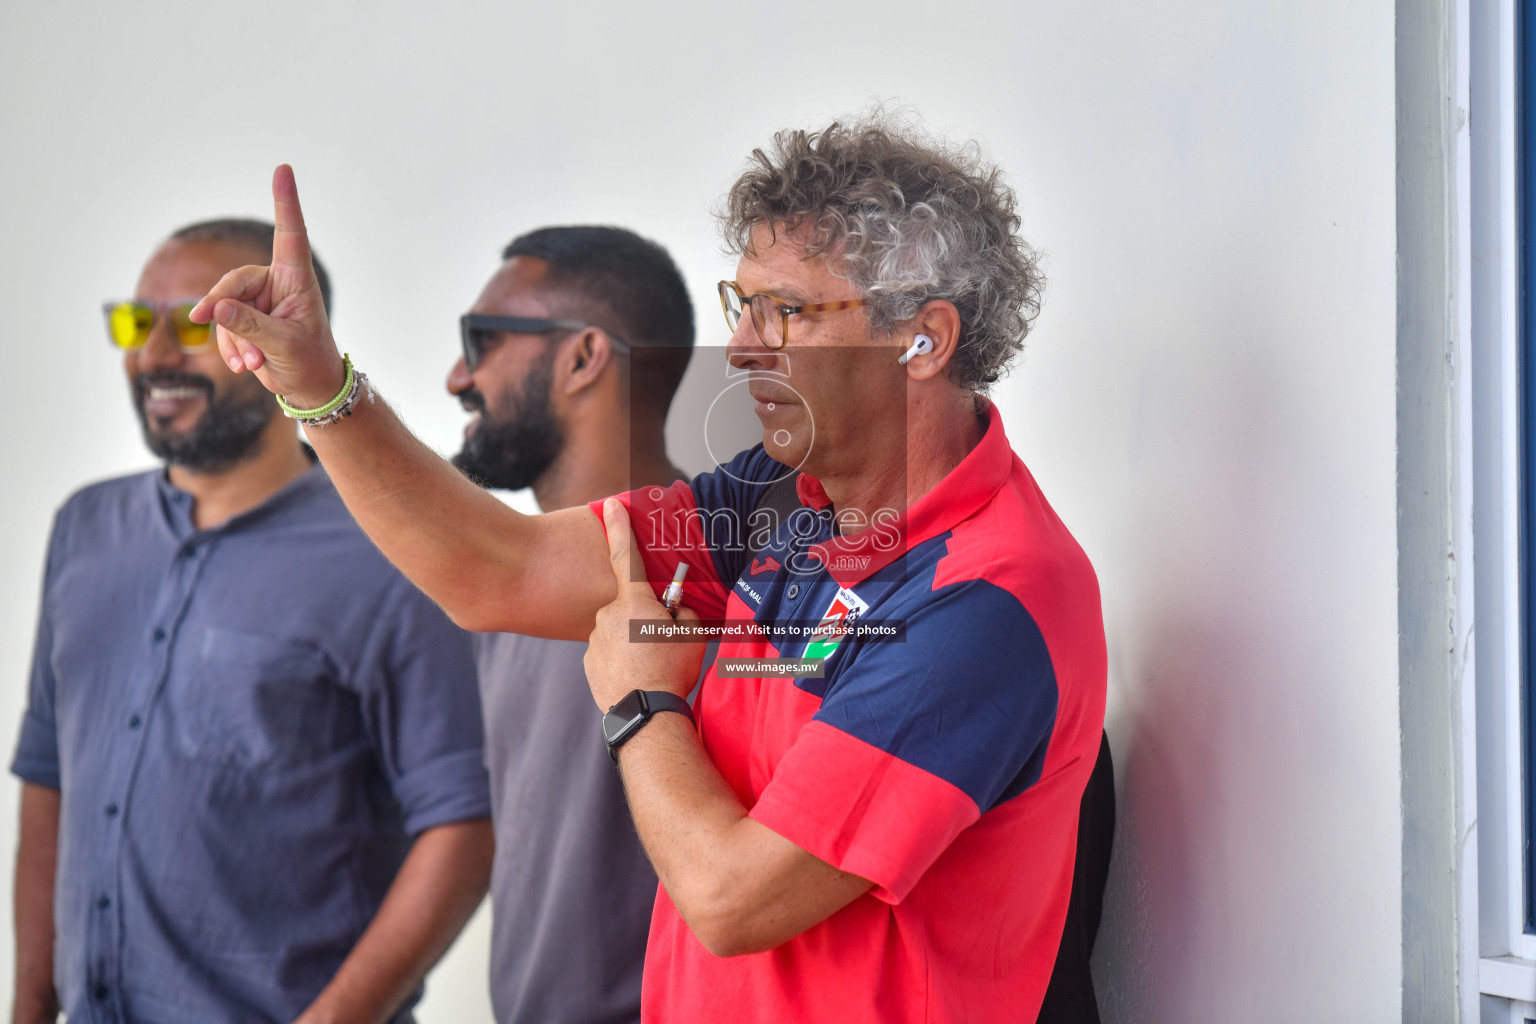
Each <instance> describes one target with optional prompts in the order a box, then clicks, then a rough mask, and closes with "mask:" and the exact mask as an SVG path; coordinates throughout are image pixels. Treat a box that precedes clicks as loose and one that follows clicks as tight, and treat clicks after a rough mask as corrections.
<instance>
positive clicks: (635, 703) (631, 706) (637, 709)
mask: <svg viewBox="0 0 1536 1024" xmlns="http://www.w3.org/2000/svg"><path fill="white" fill-rule="evenodd" d="M644 721H645V700H644V698H643V697H642V696H641V695H640V691H639V690H631V691H630V692H629V693H627V694H625V695H624V699H623V700H621V701H619V702H618V703H617V704H615V705H614V706H613V707H612V708H610V709H609V711H608V713H607V714H606V715H604V716H603V739H604V740H606V741H607V742H608V745H609V746H610V747H611V746H613V745H614V744H616V743H618V742H619V741H620V740H622V739H624V738H625V737H626V736H628V735H629V734H630V733H632V732H634V731H635V730H636V729H638V728H639V727H640V725H641V723H643V722H644Z"/></svg>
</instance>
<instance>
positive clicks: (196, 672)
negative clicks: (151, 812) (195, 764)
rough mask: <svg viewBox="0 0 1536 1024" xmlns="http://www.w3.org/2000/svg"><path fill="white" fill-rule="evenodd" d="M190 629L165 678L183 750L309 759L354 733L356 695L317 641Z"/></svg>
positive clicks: (248, 760)
mask: <svg viewBox="0 0 1536 1024" xmlns="http://www.w3.org/2000/svg"><path fill="white" fill-rule="evenodd" d="M200 633H201V636H199V635H198V634H196V633H194V634H193V636H192V637H190V638H189V639H191V640H192V641H193V643H192V644H190V645H188V646H189V647H190V650H189V651H188V652H187V653H188V657H186V658H185V659H179V660H181V661H182V664H181V665H180V666H179V668H180V671H177V672H173V673H172V675H171V678H170V679H169V680H168V682H169V684H170V685H169V686H168V688H167V689H168V693H167V697H168V698H169V701H168V703H169V705H170V707H169V708H168V709H167V710H169V711H171V713H172V716H173V717H174V719H175V722H176V733H177V738H178V740H179V742H180V745H181V746H182V748H183V750H184V751H185V753H187V754H188V755H189V756H191V757H193V758H195V759H197V760H201V761H209V762H217V763H223V764H232V765H238V766H243V767H246V768H280V767H283V766H284V765H289V764H300V763H309V762H311V761H312V760H313V759H314V758H315V757H316V756H317V755H320V754H323V753H325V752H327V751H330V752H335V751H336V750H337V747H338V746H344V745H346V744H347V743H348V742H349V740H351V739H352V738H353V737H354V736H355V735H356V734H358V733H360V732H361V728H360V726H359V725H358V724H357V709H356V706H355V704H356V700H355V698H353V697H352V696H351V695H350V694H349V693H347V692H346V691H344V690H343V689H342V688H341V687H339V686H337V685H336V672H335V671H334V667H333V666H332V664H331V661H330V659H329V658H328V657H327V656H326V655H325V653H324V652H323V651H322V650H320V648H319V647H317V646H315V645H314V644H311V643H307V642H305V641H302V640H290V639H286V638H282V637H273V636H263V635H260V634H256V633H243V632H239V631H236V630H231V629H223V628H220V627H216V626H209V627H205V628H203V629H202V630H201V631H200Z"/></svg>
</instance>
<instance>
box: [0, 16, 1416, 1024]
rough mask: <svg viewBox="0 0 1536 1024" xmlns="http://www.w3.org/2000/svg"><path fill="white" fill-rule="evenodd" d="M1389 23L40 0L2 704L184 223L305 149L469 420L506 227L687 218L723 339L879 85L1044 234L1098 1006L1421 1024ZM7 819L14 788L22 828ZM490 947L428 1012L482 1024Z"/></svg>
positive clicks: (129, 433) (341, 316)
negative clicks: (791, 146) (146, 293)
mask: <svg viewBox="0 0 1536 1024" xmlns="http://www.w3.org/2000/svg"><path fill="white" fill-rule="evenodd" d="M1392 59H1393V7H1392V4H1391V3H1389V2H1388V0H1353V2H1351V3H1349V4H1338V3H1331V2H1324V0H1310V2H1291V3H1269V4H1246V5H1236V4H1209V3H1205V2H1200V0H1166V2H1163V3H1160V4H1156V5H1152V4H1146V3H1143V2H1139V0H1090V2H1084V3H1074V4H1045V3H1032V4H1015V5H992V4H978V3H971V2H959V0H957V2H950V3H946V4H942V5H933V4H924V3H917V2H914V0H899V2H894V3H887V4H883V5H879V6H878V7H876V6H872V5H860V4H853V3H848V2H846V0H822V2H818V3H799V4H783V5H779V4H774V5H770V4H751V5H745V4H743V5H721V4H702V3H696V4H688V5H672V6H669V7H667V8H661V7H658V6H654V5H617V4H615V5H612V6H608V7H596V6H591V5H577V4H569V5H562V6H559V7H558V8H557V7H555V6H554V5H548V6H544V5H541V6H537V7H535V6H530V5H512V4H493V3H488V2H485V3H480V4H477V5H466V4H457V3H438V4H434V5H431V6H430V9H429V13H423V12H422V11H419V10H417V9H415V8H413V7H411V6H409V5H406V4H402V3H398V2H390V3H374V4H352V5H339V4H338V5H328V6H325V7H323V8H322V7H321V6H319V5H312V4H307V3H297V2H293V0H275V2H271V3H266V4H261V5H255V6H252V5H244V6H243V7H238V8H236V7H230V8H227V9H225V8H219V9H216V8H215V7H213V6H212V5H208V4H194V3H186V2H168V0H160V2H158V3H154V4H152V5H123V4H107V3H101V2H97V3H91V4H82V5H70V6H69V7H67V8H66V7H64V6H62V5H42V4H37V5H25V6H23V5H20V4H12V5H9V6H8V7H7V8H6V9H5V12H4V13H3V14H0V139H3V143H0V145H3V150H0V242H3V244H0V298H3V308H4V309H5V310H6V316H7V320H8V325H7V326H8V331H9V334H10V337H11V339H12V340H11V342H10V343H9V344H8V345H7V347H6V350H5V353H6V354H5V359H4V365H6V366H7V367H8V368H9V370H10V372H11V378H10V379H11V385H10V387H9V388H8V389H7V391H8V396H7V404H8V407H9V408H10V410H11V412H10V416H11V420H12V424H13V434H12V442H11V444H10V445H9V446H8V447H7V448H6V449H5V450H4V453H3V455H0V458H3V460H4V461H3V478H4V479H6V480H8V481H12V483H11V485H10V487H9V491H10V495H9V499H8V506H7V513H6V518H5V527H6V529H5V530H4V531H3V534H0V573H3V578H4V579H5V580H6V581H8V582H7V585H6V586H4V587H3V588H0V677H3V678H5V679H9V680H10V681H11V682H10V684H9V685H8V686H5V687H3V688H0V736H3V737H4V738H5V742H6V743H8V742H9V737H10V736H12V735H14V733H13V731H12V730H13V728H14V724H15V722H16V721H17V718H18V716H19V713H20V707H21V702H22V697H23V691H24V685H23V680H24V676H25V670H26V664H27V652H28V649H29V646H30V641H31V630H32V622H33V616H34V614H35V604H36V589H37V580H38V579H39V574H40V568H41V563H42V555H43V549H42V545H43V543H44V538H45V535H46V532H45V531H46V526H47V521H48V517H49V514H50V512H51V510H52V509H53V508H54V507H55V506H56V505H57V504H58V503H59V502H60V501H61V500H62V499H63V498H64V496H65V495H66V494H67V493H68V492H69V491H70V490H71V489H73V488H74V487H76V486H77V485H79V484H80V483H81V482H83V481H85V480H89V479H92V478H98V477H101V476H104V475H107V474H115V473H121V472H124V471H127V470H130V469H133V468H137V467H142V466H145V465H147V464H148V459H147V457H146V456H145V454H144V453H143V451H142V450H141V448H140V444H139V441H138V437H137V432H136V429H135V425H134V421H133V418H132V415H131V413H130V411H129V408H128V405H127V403H126V401H125V390H124V383H123V380H122V378H121V374H120V370H119V367H118V363H117V360H116V359H115V357H114V356H113V355H112V353H111V352H110V351H109V350H108V348H107V346H106V344H105V342H104V341H103V339H102V336H101V328H100V325H99V323H98V313H97V304H98V302H99V300H100V299H102V298H104V297H107V296H111V295H120V294H124V293H126V292H128V291H130V290H131V288H132V286H133V283H134V280H135V277H136V274H137V271H138V268H139V265H140V263H141V262H142V260H143V259H144V257H145V256H146V255H147V254H148V252H149V251H150V250H151V248H152V247H153V245H154V244H155V242H156V241H157V239H158V238H160V237H161V236H163V235H164V234H165V233H166V232H167V231H168V230H170V229H171V228H173V227H175V226H177V225H179V224H181V223H184V222H187V221H190V220H194V219H200V218H204V217H208V216H213V215H219V214H231V213H243V214H263V213H264V212H267V210H268V207H267V205H266V187H267V182H268V176H269V173H270V171H271V168H272V167H273V166H274V165H275V164H277V163H278V162H280V161H291V162H293V163H294V164H295V166H296V167H297V170H298V175H299V183H300V188H301V191H302V193H303V195H304V197H305V200H306V203H307V211H308V215H309V220H310V226H311V231H312V237H313V238H314V241H315V244H316V247H317V249H318V251H319V252H320V254H321V255H322V256H323V258H324V259H325V260H326V261H327V262H328V263H329V265H330V267H331V270H332V272H333V274H334V277H335V280H336V285H337V332H338V335H339V336H340V337H341V338H342V339H343V342H344V344H345V346H346V347H347V348H348V349H349V350H350V351H351V352H352V354H353V355H354V356H355V357H356V358H357V360H358V362H359V364H360V365H361V366H363V367H364V368H366V369H367V370H368V371H369V372H370V374H372V375H373V376H374V378H375V380H376V382H377V383H378V384H379V385H380V386H381V387H382V389H383V390H384V391H385V393H387V394H388V395H389V396H390V398H391V399H392V400H393V401H394V402H395V403H396V404H397V405H398V406H399V407H400V408H401V409H402V411H403V412H404V415H405V417H406V419H407V420H408V421H409V422H410V423H411V424H412V425H413V426H415V427H416V428H417V429H418V430H419V431H420V432H421V433H422V434H423V435H424V436H425V437H426V438H427V439H428V440H429V441H430V442H431V443H433V444H435V445H437V446H439V447H442V448H449V447H451V446H453V445H454V444H455V440H454V439H455V437H456V432H457V428H458V425H459V423H460V422H461V414H460V413H459V412H458V410H457V406H456V404H454V403H452V402H450V401H448V400H447V399H446V398H445V396H444V394H443V392H442V388H441V379H442V377H443V375H445V374H446V372H447V369H448V365H449V363H450V362H451V360H452V359H453V357H454V346H455V343H456V341H455V323H454V318H455V317H456V316H457V315H458V313H460V312H461V311H463V309H464V308H465V307H466V306H467V305H468V303H469V302H470V300H471V299H472V298H473V296H474V295H475V293H476V292H477V291H478V289H479V286H480V284H481V283H482V281H483V280H484V278H485V277H486V276H487V275H488V274H489V273H490V272H491V270H492V269H493V268H494V265H495V256H496V252H497V250H498V248H499V246H500V245H501V244H503V243H504V242H505V241H506V240H507V239H509V238H510V237H511V236H512V235H514V234H516V233H518V232H520V231H522V230H525V229H527V228H530V227H532V226H536V225H540V224H545V223H553V222H569V221H613V222H617V223H622V224H626V225H629V226H632V227H634V228H637V229H639V230H640V231H642V232H644V233H647V234H650V235H652V236H654V237H656V238H657V239H659V240H660V241H662V242H663V243H664V244H666V245H667V246H669V247H670V248H671V249H672V251H673V252H674V253H675V254H676V256H677V258H678V260H679V262H680V264H681V265H682V267H683V270H684V273H685V274H686V276H687V277H688V280H689V282H690V284H691V286H692V290H693V294H694V299H695V302H696V304H697V306H698V310H699V313H700V323H701V325H702V328H703V329H702V331H701V340H704V341H706V342H719V341H722V340H723V337H724V335H723V332H722V330H721V327H722V325H721V324H720V323H719V322H718V315H717V314H716V312H715V310H716V306H715V301H714V297H713V293H712V285H713V282H714V281H715V280H716V279H718V278H719V277H721V276H726V272H727V271H728V269H729V264H728V263H726V262H725V261H723V260H722V259H721V258H720V257H719V256H718V246H717V242H716V239H715V236H714V234H713V225H712V223H711V221H710V219H709V217H708V216H707V211H708V208H709V206H710V204H711V203H712V202H713V201H714V199H715V198H716V197H717V196H718V195H719V193H720V192H721V190H722V189H723V187H724V186H725V185H726V184H727V182H728V181H729V180H730V179H731V177H732V175H733V172H734V171H735V170H736V169H737V168H738V167H739V166H740V164H741V162H742V160H743V158H744V156H745V154H746V153H747V151H748V150H749V149H750V148H751V147H752V146H754V145H758V144H761V143H763V142H765V141H766V140H767V138H768V136H769V135H770V133H771V132H772V130H773V129H775V128H778V127H781V126H785V125H816V124H819V123H821V122H823V121H825V120H826V119H827V118H828V116H829V115H832V114H835V113H838V112H844V111H849V110H856V109H858V108H860V107H862V106H864V105H866V104H867V103H868V102H869V101H870V100H871V99H874V98H891V99H895V100H898V101H902V102H906V103H910V104H912V105H914V106H915V107H916V109H917V110H919V111H920V112H921V113H922V114H923V115H924V116H925V117H926V118H927V119H928V120H929V121H930V122H931V123H932V124H933V125H934V126H936V127H937V128H939V129H940V130H942V131H943V132H945V133H947V134H949V135H951V136H957V137H967V136H976V137H979V138H980V139H982V140H983V141H984V143H985V145H986V147H987V149H988V150H989V151H990V152H991V154H992V155H993V156H994V157H995V158H996V159H998V160H999V161H1000V162H1001V163H1002V164H1003V165H1004V166H1005V168H1006V169H1007V171H1008V174H1009V175H1010V177H1011V179H1012V180H1013V181H1014V182H1015V183H1016V185H1017V187H1018V189H1019V192H1020V195H1021V198H1022V200H1023V204H1024V211H1025V218H1026V229H1027V232H1028V234H1029V236H1030V237H1031V238H1032V239H1033V240H1034V241H1035V242H1036V243H1037V244H1039V245H1041V246H1042V247H1043V248H1044V249H1045V250H1046V251H1047V252H1048V254H1049V263H1048V272H1049V274H1050V277H1051V285H1050V288H1049V291H1048V295H1047V305H1046V310H1045V313H1044V315H1043V316H1042V317H1041V318H1040V321H1039V327H1038V331H1037V333H1036V335H1035V336H1034V338H1033V340H1032V342H1031V346H1030V350H1029V352H1028V354H1027V356H1026V358H1025V359H1024V361H1023V364H1022V365H1021V367H1020V368H1019V371H1018V372H1017V373H1016V374H1015V375H1014V376H1013V377H1012V378H1011V379H1009V380H1008V381H1007V382H1006V383H1005V384H1004V385H1002V386H1001V387H999V389H998V391H997V396H998V399H999V401H1000V403H1001V404H1002V407H1003V410H1004V413H1005V416H1006V419H1007V422H1008V424H1009V429H1010V433H1011V436H1012V438H1013V440H1014V444H1015V447H1016V448H1017V449H1018V451H1019V452H1020V453H1021V454H1022V455H1023V457H1024V458H1025V459H1026V460H1027V461H1028V462H1029V463H1030V464H1031V466H1032V467H1033V468H1034V470H1035V471H1036V474H1037V476H1038V477H1039V478H1040V479H1041V481H1042V483H1043V485H1044V486H1045V487H1046V489H1047V491H1048V493H1049V494H1050V495H1051V496H1052V498H1053V500H1054V502H1055V504H1056V505H1057V507H1058V509H1059V510H1060V511H1061V512H1062V514H1063V515H1064V517H1065V518H1066V519H1067V521H1068V522H1069V523H1070V524H1072V526H1073V527H1074V529H1075V531H1076V532H1077V534H1078V536H1079V538H1080V539H1081V540H1082V541H1083V543H1084V546H1085V547H1086V548H1087V550H1088V552H1089V554H1090V555H1091V556H1092V558H1093V559H1094V562H1095V564H1096V565H1097V566H1098V569H1099V573H1100V578H1101V580H1102V583H1103V588H1104V596H1105V607H1106V611H1107V616H1108V630H1109V646H1110V656H1111V710H1110V729H1111V734H1112V737H1113V740H1114V743H1115V753H1116V758H1117V761H1118V764H1119V768H1120V787H1121V808H1122V822H1123V825H1122V829H1121V833H1120V839H1119V847H1118V851H1117V857H1116V866H1115V872H1114V877H1113V880H1112V883H1111V904H1110V908H1109V911H1108V914H1107V920H1106V922H1105V933H1104V936H1103V939H1102V945H1101V948H1100V953H1099V956H1098V962H1097V966H1098V968H1099V970H1100V987H1101V992H1102V1001H1103V1003H1104V1006H1105V1009H1106V1017H1107V1019H1109V1020H1112V1021H1119V1022H1126V1024H1129V1022H1138V1024H1139V1022H1176V1024H1189V1022H1202V1021H1227V1020H1237V1019H1242V1020H1258V1021H1301V1020H1306V1021H1351V1022H1357V1021H1377V1020H1380V1021H1386V1020H1393V1019H1396V1018H1397V1017H1398V1016H1399V1015H1400V1002H1401V995H1400V993H1401V985H1400V936H1401V925H1400V910H1401V892H1400V883H1399V878H1400V861H1401V854H1400V849H1401V817H1400V813H1399V809H1398V770H1399V750H1398V745H1397V735H1398V724H1397V723H1398V719H1397V708H1398V703H1397V692H1396V669H1397V646H1396V603H1395V587H1396V582H1395V558H1396V549H1395V533H1394V508H1395V504H1394V502H1395V495H1394V490H1393V471H1394V463H1393V450H1394V449H1393V446H1394V437H1393V429H1394V406H1393V359H1394V331H1395V327H1394V319H1393V317H1394V271H1393V260H1394V234H1393V232H1394V228H1393V181H1394V164H1393V78H1392V75H1393V64H1392ZM14 818H15V789H14V787H0V848H8V847H9V846H10V845H11V844H12V842H13V840H14V826H13V824H12V823H13V822H14ZM7 897H8V891H6V892H5V894H4V895H3V896H0V902H8V898H7ZM0 911H4V912H5V913H6V914H7V915H8V907H4V906H0ZM484 943H485V932H484V930H483V928H482V929H481V930H479V931H477V932H475V933H473V935H472V936H471V938H470V939H467V940H466V941H464V942H461V944H460V945H459V947H458V948H457V949H456V950H455V951H454V953H453V954H452V955H451V960H450V963H449V965H448V966H447V967H445V968H444V969H443V970H442V971H441V972H440V973H439V976H438V979H437V983H436V984H435V986H434V988H433V992H432V994H431V995H430V996H429V1003H428V1007H427V1009H426V1010H425V1011H424V1012H423V1017H424V1019H425V1020H427V1021H428V1022H434V1021H435V1022H445V1021H452V1022H455V1024H458V1022H472V1021H475V1020H482V1019H485V1017H484V1015H485V1012H486V1011H485V1009H484V1007H485V1005H486V1001H485V998H484V996H483V995H482V994H481V992H482V989H483V985H482V984H481V974H482V972H483V970H484V961H485V947H484ZM9 956H10V944H9V940H8V939H0V962H8V961H9ZM9 986H10V978H9V974H8V972H0V996H4V995H6V993H8V991H9Z"/></svg>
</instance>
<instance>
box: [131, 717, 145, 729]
mask: <svg viewBox="0 0 1536 1024" xmlns="http://www.w3.org/2000/svg"><path fill="white" fill-rule="evenodd" d="M142 724H144V720H143V719H142V718H140V717H139V716H138V715H129V716H128V728H130V729H137V728H138V727H139V726H140V725H142Z"/></svg>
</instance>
